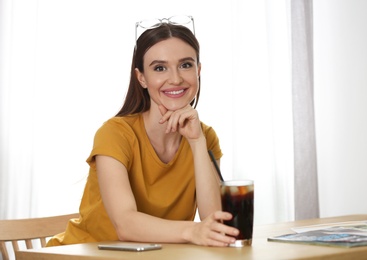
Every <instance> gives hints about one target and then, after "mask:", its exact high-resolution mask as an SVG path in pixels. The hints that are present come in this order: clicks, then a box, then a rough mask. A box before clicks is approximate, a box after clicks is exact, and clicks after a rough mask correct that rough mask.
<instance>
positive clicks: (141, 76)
mask: <svg viewBox="0 0 367 260" xmlns="http://www.w3.org/2000/svg"><path fill="white" fill-rule="evenodd" d="M135 76H136V78H137V79H138V81H139V83H140V85H141V86H142V87H143V88H147V84H146V82H145V77H144V74H143V73H141V72H140V70H139V69H138V68H135Z"/></svg>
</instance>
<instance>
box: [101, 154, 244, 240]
mask: <svg viewBox="0 0 367 260" xmlns="http://www.w3.org/2000/svg"><path fill="white" fill-rule="evenodd" d="M209 164H210V162H209ZM96 165H97V174H98V181H99V185H100V191H101V196H102V200H103V203H104V206H105V208H106V211H107V214H108V215H109V217H110V219H111V221H112V224H113V225H114V227H115V229H116V232H117V235H118V237H119V239H120V240H122V241H139V242H162V243H164V242H167V243H186V242H190V243H195V244H199V245H211V246H226V245H227V244H228V243H232V242H233V240H234V238H233V237H230V236H226V235H225V234H231V235H236V234H237V230H236V229H234V228H231V227H228V226H225V225H223V224H221V223H220V220H226V219H230V218H231V216H230V215H229V214H228V213H224V212H221V211H218V212H215V213H213V214H211V215H209V216H208V217H207V218H206V219H205V220H204V221H202V222H198V223H197V222H192V221H172V220H165V219H161V218H157V217H154V216H151V215H147V214H144V213H141V212H138V211H137V206H136V202H135V198H134V195H133V193H132V190H131V187H130V182H129V178H128V174H127V170H126V168H125V166H124V165H123V164H122V163H120V162H119V161H117V160H115V159H114V158H112V157H108V156H101V155H97V156H96ZM200 181H201V180H200Z"/></svg>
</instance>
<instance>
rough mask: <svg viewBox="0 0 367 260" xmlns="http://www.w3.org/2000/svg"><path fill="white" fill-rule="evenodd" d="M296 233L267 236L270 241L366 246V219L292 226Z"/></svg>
mask: <svg viewBox="0 0 367 260" xmlns="http://www.w3.org/2000/svg"><path fill="white" fill-rule="evenodd" d="M292 230H293V231H294V232H296V233H293V234H285V235H281V236H275V237H269V238H268V241H271V242H285V243H298V244H309V245H323V246H336V247H357V246H367V220H366V221H349V222H339V223H329V224H322V225H313V226H304V227H296V228H292Z"/></svg>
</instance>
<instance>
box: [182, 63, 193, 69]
mask: <svg viewBox="0 0 367 260" xmlns="http://www.w3.org/2000/svg"><path fill="white" fill-rule="evenodd" d="M191 67H192V63H191V62H185V63H183V64H182V65H181V68H184V69H188V68H191Z"/></svg>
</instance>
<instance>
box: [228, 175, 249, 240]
mask: <svg viewBox="0 0 367 260" xmlns="http://www.w3.org/2000/svg"><path fill="white" fill-rule="evenodd" d="M221 197H222V210H223V211H226V212H229V213H231V214H232V216H233V218H232V219H231V220H229V221H224V222H223V223H224V224H226V225H228V226H232V227H235V228H237V229H238V230H239V231H240V233H239V234H238V236H236V243H234V244H231V245H230V246H233V247H240V246H244V245H251V243H252V231H253V223H254V183H253V181H250V180H246V181H226V182H223V183H222V185H221Z"/></svg>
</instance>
